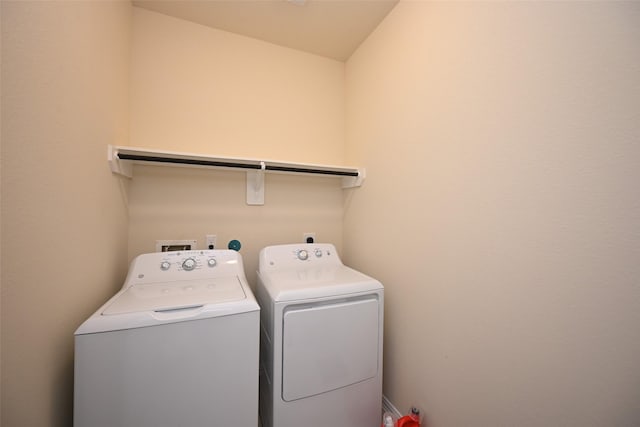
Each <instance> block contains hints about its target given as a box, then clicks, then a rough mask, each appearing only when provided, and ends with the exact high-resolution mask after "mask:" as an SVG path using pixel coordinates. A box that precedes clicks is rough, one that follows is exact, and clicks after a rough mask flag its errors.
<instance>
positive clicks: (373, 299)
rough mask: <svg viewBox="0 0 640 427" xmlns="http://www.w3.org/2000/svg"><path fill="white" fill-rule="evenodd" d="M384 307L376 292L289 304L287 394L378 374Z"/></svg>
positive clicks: (334, 386)
mask: <svg viewBox="0 0 640 427" xmlns="http://www.w3.org/2000/svg"><path fill="white" fill-rule="evenodd" d="M379 311H380V301H379V299H378V296H377V295H376V294H373V295H368V296H365V297H360V298H356V299H340V300H333V301H324V302H322V303H316V304H300V305H291V306H289V307H287V308H285V311H284V316H283V329H282V334H283V340H282V399H283V400H285V401H287V402H290V401H293V400H297V399H302V398H305V397H309V396H314V395H318V394H321V393H325V392H328V391H331V390H336V389H339V388H341V387H346V386H349V385H351V384H355V383H358V382H361V381H365V380H367V379H370V378H373V377H375V376H376V374H377V373H378V368H379V361H378V353H379V342H378V340H379V337H380V334H379V328H380V324H379V320H380V319H379V316H380V314H379Z"/></svg>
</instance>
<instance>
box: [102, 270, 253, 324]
mask: <svg viewBox="0 0 640 427" xmlns="http://www.w3.org/2000/svg"><path fill="white" fill-rule="evenodd" d="M246 298H247V296H246V294H245V292H244V289H242V285H241V283H240V279H239V278H238V277H236V276H233V277H218V278H214V279H202V280H188V281H182V282H161V283H148V284H139V285H134V286H131V287H129V288H127V289H126V290H124V291H123V292H122V293H121V294H119V295H118V296H117V297H116V298H114V299H113V301H112V302H111V303H110V304H108V305H107V306H106V307H105V309H104V310H103V311H102V313H101V314H103V315H117V314H125V313H136V312H143V311H154V312H167V311H172V310H182V309H185V308H195V307H203V306H206V305H211V304H219V303H223V302H230V301H239V300H243V299H246Z"/></svg>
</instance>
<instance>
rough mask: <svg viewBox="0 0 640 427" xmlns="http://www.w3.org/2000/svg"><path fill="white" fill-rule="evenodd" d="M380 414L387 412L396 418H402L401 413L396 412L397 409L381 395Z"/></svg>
mask: <svg viewBox="0 0 640 427" xmlns="http://www.w3.org/2000/svg"><path fill="white" fill-rule="evenodd" d="M382 412H389V413H390V414H392V415H394V416H395V417H396V418H400V417H402V413H401V412H400V411H398V408H396V407H395V406H394V405H393V403H391V401H390V400H389V399H387V396H385V395H382Z"/></svg>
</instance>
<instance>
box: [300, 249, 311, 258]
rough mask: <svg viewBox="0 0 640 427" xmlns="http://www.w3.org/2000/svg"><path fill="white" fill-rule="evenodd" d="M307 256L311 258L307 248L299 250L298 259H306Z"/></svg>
mask: <svg viewBox="0 0 640 427" xmlns="http://www.w3.org/2000/svg"><path fill="white" fill-rule="evenodd" d="M307 258H309V252H307V251H306V250H304V249H302V250H300V251H298V259H299V260H300V261H306V260H307Z"/></svg>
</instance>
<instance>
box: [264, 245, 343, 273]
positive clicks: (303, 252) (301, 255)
mask: <svg viewBox="0 0 640 427" xmlns="http://www.w3.org/2000/svg"><path fill="white" fill-rule="evenodd" d="M327 265H342V261H340V257H339V256H338V253H337V251H336V248H335V247H334V246H333V245H332V244H330V243H308V244H305V243H301V244H293V245H278V246H267V247H266V248H264V249H262V251H260V270H261V271H270V270H274V269H287V268H293V269H299V268H307V267H311V266H327Z"/></svg>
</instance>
